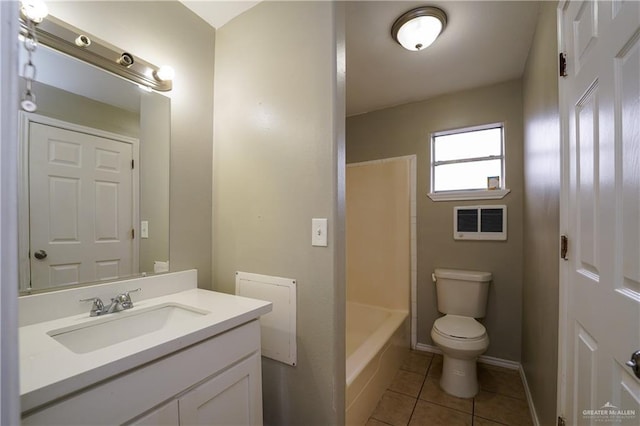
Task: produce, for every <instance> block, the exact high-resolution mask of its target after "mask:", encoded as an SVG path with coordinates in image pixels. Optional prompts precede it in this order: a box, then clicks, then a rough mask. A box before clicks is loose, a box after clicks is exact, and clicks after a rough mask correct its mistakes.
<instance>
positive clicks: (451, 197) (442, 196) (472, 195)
mask: <svg viewBox="0 0 640 426" xmlns="http://www.w3.org/2000/svg"><path fill="white" fill-rule="evenodd" d="M509 192H511V190H510V189H492V190H487V189H478V190H473V191H443V192H431V193H429V194H427V195H428V196H429V198H431V200H433V201H464V200H500V199H502V198H504V197H505V196H506V195H507V194H508V193H509Z"/></svg>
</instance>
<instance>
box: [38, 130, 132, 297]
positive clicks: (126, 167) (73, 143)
mask: <svg viewBox="0 0 640 426" xmlns="http://www.w3.org/2000/svg"><path fill="white" fill-rule="evenodd" d="M29 144H30V149H29V181H30V182H29V200H30V201H29V204H30V209H29V210H30V227H31V233H30V239H31V241H30V249H31V259H30V263H31V287H32V288H33V289H40V288H50V287H56V286H62V285H70V284H75V283H82V282H89V281H99V280H106V279H114V278H118V277H121V276H129V275H131V274H133V273H134V272H135V271H137V270H138V265H137V259H136V256H135V255H136V251H137V250H135V244H134V241H135V240H134V235H133V233H132V230H133V224H134V209H135V203H134V202H133V200H134V197H133V194H134V187H133V182H134V171H133V170H132V159H133V146H132V144H130V143H126V142H122V141H118V140H113V139H109V138H105V137H98V136H94V135H89V134H86V133H81V132H76V131H71V130H67V129H61V128H58V127H53V126H48V125H43V124H39V123H31V124H30V126H29Z"/></svg>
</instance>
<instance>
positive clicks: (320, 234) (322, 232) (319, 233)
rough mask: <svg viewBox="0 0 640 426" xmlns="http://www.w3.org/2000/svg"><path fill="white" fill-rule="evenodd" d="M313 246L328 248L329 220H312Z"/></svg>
mask: <svg viewBox="0 0 640 426" xmlns="http://www.w3.org/2000/svg"><path fill="white" fill-rule="evenodd" d="M311 245H312V246H316V247H326V246H327V219H325V218H314V219H311Z"/></svg>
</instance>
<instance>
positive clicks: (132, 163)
mask: <svg viewBox="0 0 640 426" xmlns="http://www.w3.org/2000/svg"><path fill="white" fill-rule="evenodd" d="M134 168H135V160H131V169H132V170H133V169H134Z"/></svg>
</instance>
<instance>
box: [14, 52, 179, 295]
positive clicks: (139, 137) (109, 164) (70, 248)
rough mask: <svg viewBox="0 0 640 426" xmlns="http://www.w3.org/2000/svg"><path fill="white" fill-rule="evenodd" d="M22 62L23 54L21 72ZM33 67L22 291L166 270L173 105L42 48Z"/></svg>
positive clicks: (24, 140) (23, 185)
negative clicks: (34, 72)
mask: <svg viewBox="0 0 640 426" xmlns="http://www.w3.org/2000/svg"><path fill="white" fill-rule="evenodd" d="M123 47H126V46H123ZM132 53H134V54H135V52H132ZM25 61H26V53H25V52H24V49H21V58H20V63H21V66H20V69H21V72H22V70H23V64H24V63H25ZM33 62H34V63H35V65H36V67H37V74H36V78H35V80H36V81H35V82H34V84H33V91H34V93H35V95H36V103H37V107H38V108H37V110H36V111H35V112H34V113H25V112H22V111H21V112H20V150H21V154H20V157H21V158H20V175H21V179H20V190H19V191H20V206H19V207H20V208H19V214H20V230H19V242H20V249H19V250H20V256H19V257H20V293H21V294H28V293H32V292H39V291H46V290H52V289H60V288H64V287H68V286H74V285H86V284H88V283H94V282H95V283H98V282H104V281H106V280H114V279H121V278H125V277H132V276H137V275H140V274H143V273H144V274H148V273H154V272H165V271H167V270H168V265H169V161H170V113H171V111H170V108H171V105H170V99H169V98H168V97H166V96H164V95H162V94H160V93H156V92H152V91H149V90H144V89H143V88H141V87H139V86H138V85H137V84H134V83H132V82H131V81H128V80H125V79H123V78H121V77H117V76H115V75H114V74H111V73H109V72H106V71H104V70H102V69H99V68H96V67H94V66H92V65H89V64H88V63H85V62H83V61H81V60H78V59H76V58H73V57H71V56H68V55H66V54H63V53H61V52H58V51H56V50H54V49H52V48H49V47H47V46H44V45H42V44H41V45H39V46H38V48H37V50H36V51H35V52H34V53H33ZM22 84H24V82H22Z"/></svg>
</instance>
